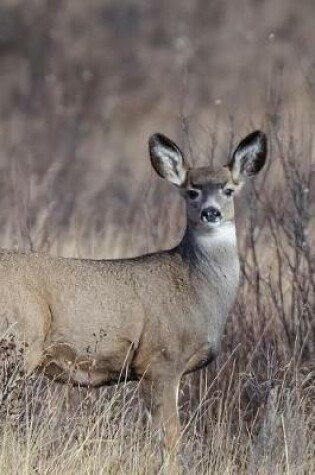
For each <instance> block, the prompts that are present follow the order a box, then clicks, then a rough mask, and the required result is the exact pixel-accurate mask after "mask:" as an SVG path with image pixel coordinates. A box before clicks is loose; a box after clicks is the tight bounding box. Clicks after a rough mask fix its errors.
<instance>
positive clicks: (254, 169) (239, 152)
mask: <svg viewBox="0 0 315 475" xmlns="http://www.w3.org/2000/svg"><path fill="white" fill-rule="evenodd" d="M266 156H267V137H266V135H265V134H264V133H263V132H261V131H260V130H256V131H255V132H252V133H251V134H249V135H248V136H247V137H246V138H245V139H244V140H242V141H241V142H240V144H239V145H238V146H237V147H236V149H235V151H234V153H233V155H232V158H231V160H230V162H229V164H228V167H229V169H230V170H231V172H232V177H233V181H234V182H236V183H239V182H240V181H242V179H243V178H244V176H245V177H246V176H249V177H250V176H254V175H257V173H259V172H260V170H261V169H262V168H263V166H264V164H265V162H266Z"/></svg>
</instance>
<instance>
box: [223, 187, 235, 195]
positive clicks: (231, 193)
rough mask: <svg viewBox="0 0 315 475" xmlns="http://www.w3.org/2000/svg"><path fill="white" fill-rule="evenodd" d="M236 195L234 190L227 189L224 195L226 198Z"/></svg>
mask: <svg viewBox="0 0 315 475" xmlns="http://www.w3.org/2000/svg"><path fill="white" fill-rule="evenodd" d="M233 193H234V190H233V189H232V188H226V189H225V190H223V194H224V195H225V196H232V195H233Z"/></svg>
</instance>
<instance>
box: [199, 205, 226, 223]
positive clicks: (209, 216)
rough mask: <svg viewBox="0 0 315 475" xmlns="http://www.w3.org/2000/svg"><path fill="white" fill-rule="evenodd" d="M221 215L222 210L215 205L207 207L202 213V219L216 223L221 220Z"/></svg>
mask: <svg viewBox="0 0 315 475" xmlns="http://www.w3.org/2000/svg"><path fill="white" fill-rule="evenodd" d="M221 217H222V215H221V212H220V211H219V210H218V209H217V208H214V207H213V206H209V208H205V209H204V210H202V213H201V220H202V221H204V222H205V223H216V222H218V221H220V220H221Z"/></svg>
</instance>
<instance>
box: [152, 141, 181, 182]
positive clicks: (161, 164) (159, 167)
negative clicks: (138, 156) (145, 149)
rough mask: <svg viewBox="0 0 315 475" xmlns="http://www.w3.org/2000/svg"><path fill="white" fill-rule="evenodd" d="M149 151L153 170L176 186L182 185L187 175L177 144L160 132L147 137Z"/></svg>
mask: <svg viewBox="0 0 315 475" xmlns="http://www.w3.org/2000/svg"><path fill="white" fill-rule="evenodd" d="M149 151H150V157H151V163H152V166H153V168H154V170H155V171H156V172H157V173H158V175H160V177H162V178H165V179H166V180H168V181H169V182H171V183H173V185H176V186H182V185H183V184H184V183H185V181H186V177H187V168H186V165H185V161H184V157H183V154H182V152H181V150H180V149H179V147H177V145H176V144H175V143H174V142H172V140H170V139H169V138H167V137H165V135H162V134H154V135H151V137H150V138H149Z"/></svg>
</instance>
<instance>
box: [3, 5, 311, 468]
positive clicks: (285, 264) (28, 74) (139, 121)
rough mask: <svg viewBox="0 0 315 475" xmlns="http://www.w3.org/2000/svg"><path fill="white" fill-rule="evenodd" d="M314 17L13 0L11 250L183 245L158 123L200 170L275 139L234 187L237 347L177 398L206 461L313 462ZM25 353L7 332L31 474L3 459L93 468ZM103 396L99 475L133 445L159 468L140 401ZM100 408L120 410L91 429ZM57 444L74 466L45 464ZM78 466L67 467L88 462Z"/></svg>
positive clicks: (6, 52) (6, 169)
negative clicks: (158, 164)
mask: <svg viewBox="0 0 315 475" xmlns="http://www.w3.org/2000/svg"><path fill="white" fill-rule="evenodd" d="M314 20H315V3H314V1H313V0H300V1H299V2H297V1H295V0H238V1H232V0H231V1H228V0H208V1H206V0H194V1H192V0H173V1H166V0H160V1H154V0H118V1H114V0H89V1H87V0H86V1H84V0H76V1H74V0H73V1H70V0H27V1H26V0H25V1H23V0H1V2H0V202H1V208H0V209H1V211H0V245H1V247H2V248H7V249H19V250H27V249H36V250H45V251H48V252H49V253H51V254H53V255H60V256H74V257H90V258H111V257H115V258H117V257H127V256H134V255H137V254H141V253H145V252H149V251H156V250H158V249H166V248H168V247H170V246H172V245H174V244H175V243H177V242H178V241H179V239H180V236H181V234H182V233H183V229H184V226H185V213H184V209H183V203H181V200H180V198H179V197H178V196H177V193H176V190H173V189H172V187H171V186H170V185H168V184H167V183H164V182H163V181H162V180H161V179H159V178H158V177H157V176H156V175H155V173H154V172H153V171H152V169H151V166H150V161H149V157H148V150H147V140H148V137H149V135H150V134H152V133H154V132H157V131H159V132H163V133H164V134H167V135H169V136H170V137H171V138H172V139H173V140H175V141H176V142H177V143H178V144H179V145H180V146H181V148H182V149H183V150H184V152H185V154H186V157H187V160H188V161H189V163H190V164H192V165H194V164H196V165H205V164H207V163H213V164H214V165H216V164H219V163H220V164H224V163H225V162H226V161H227V159H228V156H229V153H230V152H231V150H232V149H233V147H234V146H235V145H237V143H238V142H239V141H240V140H241V139H242V138H243V137H245V136H246V135H247V134H248V133H249V132H251V131H252V130H254V129H257V128H262V129H263V130H264V131H265V132H266V133H267V136H268V142H269V154H268V162H267V165H266V167H265V168H264V171H263V172H262V173H261V174H260V175H259V177H258V178H257V180H252V181H251V183H249V184H248V186H246V187H244V190H243V192H242V195H241V197H240V198H238V200H237V213H236V221H237V230H238V245H239V250H240V257H241V270H242V272H241V285H240V289H239V293H238V299H237V302H236V304H235V306H234V309H233V312H232V314H231V316H230V318H229V320H228V325H227V328H226V332H225V335H224V339H223V342H222V351H221V354H220V357H219V358H218V360H217V361H216V363H215V364H213V365H211V366H210V368H207V369H205V370H203V371H202V372H199V373H197V374H196V375H193V376H192V377H188V378H185V383H184V384H183V387H182V392H181V395H180V403H181V406H182V411H181V415H182V418H183V421H186V422H188V421H190V424H189V427H190V429H189V431H188V435H187V440H188V445H187V446H186V448H187V450H188V452H187V453H188V454H191V456H190V458H191V463H193V464H195V467H196V472H193V471H190V472H189V473H198V474H199V473H227V472H228V473H231V474H232V473H236V474H240V473H248V474H257V473H259V474H263V475H265V474H270V473H296V474H299V473H301V474H302V473H303V474H305V473H315V466H314V463H315V454H314V442H313V441H314V429H315V405H314V400H315V366H314V361H315V320H314V315H315V256H314V248H315V226H314V224H315V206H314V203H315V200H314V189H315V187H314V184H315V182H314V177H315V160H314V154H315V150H314V132H313V127H314V123H315V107H314V105H315V28H314V24H315V21H314ZM14 347H15V345H14V344H13V343H12V342H10V341H9V344H8V343H6V342H5V340H0V360H1V361H2V363H1V361H0V382H1V381H2V386H3V387H4V388H5V389H4V391H2V393H1V384H0V409H1V410H2V412H1V411H0V421H1V420H2V419H1V417H4V419H5V420H6V421H7V422H9V426H10V427H11V422H10V421H11V419H10V417H11V416H10V414H11V413H12V414H13V416H14V417H13V422H14V424H17V426H18V431H17V432H16V433H17V434H23V433H24V432H23V430H25V431H26V432H25V433H27V434H28V433H30V434H31V435H30V436H28V437H29V438H27V442H25V440H24V439H23V436H22V438H21V439H17V440H18V442H17V443H18V447H19V449H15V450H14V449H13V456H12V457H11V458H10V457H9V456H7V455H6V449H5V450H4V452H3V451H2V452H1V453H2V460H4V462H3V461H2V462H1V457H0V471H1V473H13V472H14V470H13V469H11V470H9V469H8V468H7V462H6V460H12V463H17V464H18V457H17V455H16V454H17V453H19V454H20V457H21V464H22V465H20V467H21V466H23V467H24V463H25V459H27V460H33V459H32V457H33V458H34V460H35V461H34V464H33V465H32V463H33V462H29V463H30V464H31V466H32V469H31V472H30V473H33V471H34V467H35V466H36V464H39V466H40V467H41V468H40V469H39V472H40V473H58V474H59V473H61V472H64V470H65V469H64V466H65V465H64V462H63V460H64V458H62V457H61V458H60V454H63V456H64V457H66V460H68V462H67V463H69V465H66V466H69V467H70V466H71V463H74V467H76V465H75V463H77V462H76V461H74V462H71V460H72V459H71V457H70V454H71V453H72V452H73V453H77V454H81V453H83V451H82V450H81V448H80V450H77V451H76V450H74V451H72V452H71V450H70V452H69V456H68V455H67V451H66V452H64V447H67V446H68V443H69V441H70V445H69V446H70V447H72V448H74V449H75V448H76V444H77V442H76V441H77V440H78V441H80V440H81V439H80V437H81V436H80V437H77V435H76V432H75V431H74V432H71V431H72V429H71V427H70V426H69V424H68V421H69V420H70V419H71V420H72V421H74V422H75V421H76V419H75V418H74V417H72V416H71V417H70V419H69V418H67V417H64V411H61V413H60V415H59V416H58V417H57V412H56V407H57V406H56V404H55V403H51V398H50V396H49V392H48V396H47V397H46V396H44V395H43V394H42V392H41V391H39V390H38V391H37V389H36V388H38V381H37V379H36V378H35V376H34V378H35V379H34V378H33V380H31V381H30V380H25V378H24V377H23V376H22V377H20V373H19V371H20V372H21V374H22V375H23V371H22V370H21V368H22V369H23V365H22V366H21V365H20V366H19V365H17V364H16V357H18V359H19V358H20V360H21V361H22V362H23V358H22V354H23V353H19V352H18V353H16V351H15V350H14V349H13V348H14ZM12 355H13V356H12ZM13 357H14V358H13ZM19 368H20V369H19ZM17 375H18V377H17ZM25 387H26V390H25ZM28 387H29V389H27V388H28ZM66 389H68V388H66ZM28 391H30V394H31V397H29V396H28ZM75 391H77V390H75ZM114 391H116V389H115V390H114ZM57 392H58V394H59V393H60V387H59V386H58V388H57ZM35 393H36V394H37V395H38V396H37V399H38V400H39V405H40V406H41V405H42V404H44V406H45V404H46V409H47V410H48V413H49V414H50V413H51V414H53V417H55V418H56V421H55V423H54V424H55V425H54V424H51V425H52V427H53V430H52V432H49V431H47V420H50V419H49V417H48V419H47V417H44V416H42V415H41V414H44V412H41V411H39V410H38V409H36V408H35V409H34V408H32V404H33V401H35V402H34V405H35V406H36V404H37V403H36V397H34V394H35ZM101 394H103V396H104V395H105V399H106V398H108V404H107V402H106V401H107V399H106V401H105V402H106V404H107V405H106V404H105V406H106V407H107V410H106V411H104V404H103V403H102V404H101V405H100V404H99V403H97V401H98V399H97V398H98V396H97V395H95V393H93V396H92V392H90V393H88V397H89V398H90V399H89V400H88V401H90V402H89V404H88V407H89V408H90V409H89V410H90V412H89V413H88V417H85V416H84V417H83V416H82V417H81V419H80V418H79V422H78V426H77V429H78V430H79V432H80V431H81V430H82V438H83V439H84V440H85V439H86V440H88V439H89V437H90V438H91V452H89V453H97V454H99V453H101V454H102V457H103V458H100V459H99V463H100V467H101V468H100V469H99V470H98V469H96V471H93V470H95V467H94V469H93V470H92V471H91V472H88V471H84V470H83V471H84V473H101V472H102V470H103V469H104V467H106V466H111V465H110V464H113V466H115V463H116V464H117V463H118V464H121V454H122V453H123V454H125V455H126V461H125V462H124V463H125V465H124V467H125V468H122V469H121V470H122V471H123V472H121V473H136V474H137V475H138V474H139V473H156V472H154V471H153V472H150V471H145V470H146V466H147V465H146V463H144V462H143V460H144V459H143V458H141V457H142V456H141V457H140V456H139V462H138V463H139V466H136V468H135V466H133V468H132V470H133V471H132V470H131V468H130V465H128V464H130V463H133V462H132V461H133V460H134V453H135V452H134V448H135V443H134V439H133V437H134V435H133V434H134V424H130V425H128V424H127V423H126V420H125V415H126V414H127V413H128V414H129V415H131V414H133V415H134V416H135V415H137V414H138V415H139V414H140V416H139V417H140V419H141V411H140V412H139V411H138V412H136V411H129V409H128V407H129V406H128V404H127V405H126V404H125V402H126V400H125V397H124V395H123V396H122V399H123V401H124V405H123V406H122V405H121V404H119V405H118V406H117V407H118V408H119V411H118V412H117V410H114V409H113V405H112V403H110V402H109V401H110V400H111V399H110V394H111V393H110V392H109V391H108V390H107V389H105V390H104V391H103V392H102V391H101ZM117 394H121V393H119V392H118V393H117ZM122 394H124V392H122ZM1 401H2V405H1ZM3 401H6V404H3ZM115 404H116V403H114V405H115ZM80 407H81V406H80ZM115 407H116V406H115ZM122 407H123V410H122ZM95 408H96V409H95ZM97 408H99V412H98V409H97ZM49 411H50V412H49ZM70 413H71V411H70ZM30 414H32V416H30ZM58 414H59V413H58ZM100 414H102V417H104V414H105V419H106V417H108V418H109V419H108V421H110V422H108V421H107V419H106V420H105V422H104V423H103V422H102V423H101V424H100V427H102V431H101V435H100V434H98V432H97V431H96V433H95V427H98V426H96V425H95V427H94V426H93V427H92V428H91V431H90V433H89V434H90V436H89V437H87V436H86V430H85V429H86V427H88V425H89V424H90V423H91V424H94V423H93V421H94V420H98V418H99V415H100ZM106 414H107V415H106ZM9 416H10V417H9ZM140 419H139V421H140V422H141V420H140ZM33 420H34V421H37V422H36V424H37V423H38V427H39V428H40V430H42V431H43V432H40V430H39V432H38V434H39V436H38V440H39V444H35V446H36V447H37V446H38V448H39V449H38V450H37V449H36V450H35V452H34V454H33V455H32V457H30V456H29V455H28V456H26V455H25V456H24V448H23V447H24V446H25V445H26V446H27V447H29V446H30V444H29V442H28V441H29V440H33V441H34V440H35V441H36V440H37V439H36V437H37V436H36V434H37V432H36V430H37V429H36V430H35V432H34V429H33V426H34V427H35V428H36V427H37V425H36V424H35V423H34V424H33V422H32V421H33ZM54 420H55V419H54ZM100 420H101V417H100ZM23 421H24V422H23ZM29 421H30V422H29ZM140 422H139V427H138V428H140V429H139V434H138V436H139V440H140V441H143V425H142V422H141V423H140ZM1 424H2V422H1ZM28 424H30V425H31V427H30V428H29V429H28V427H29V426H28ZM48 425H49V424H48ZM65 425H66V427H65ZM2 426H3V424H2ZM21 427H22V429H21ZM126 427H129V429H128V430H130V437H131V438H130V437H129V436H128V437H129V438H128V437H127V436H126V432H125V430H126ZM227 428H228V430H226V429H227ZM116 429H117V433H116V435H115V436H114V435H110V434H111V432H110V431H111V430H113V431H115V430H116ZM10 430H11V429H10ZM28 431H29V432H28ZM104 431H105V432H104ZM106 431H109V432H106ZM34 434H35V435H34ZM41 434H44V435H43V436H42V435H41ZM69 434H70V435H71V434H72V435H71V437H72V439H71V437H70V435H69ZM138 436H137V437H138ZM14 437H15V435H14ZM45 437H46V439H47V443H45V444H42V441H43V440H46V439H45ZM86 437H87V438H86ZM8 440H11V439H10V438H9V439H8ZM12 440H15V439H14V438H13V439H12ZM55 440H59V443H60V450H59V449H58V450H57V449H56V446H55V445H54V444H55V442H54V441H55ZM97 440H99V441H101V442H100V445H98V443H97ZM104 440H105V441H106V444H107V445H106V447H108V448H107V449H106V450H105V451H104V447H105V445H103V442H102V441H104ZM130 440H131V442H130V445H128V444H129V442H128V441H130ZM95 441H96V442H95ZM113 441H114V442H113ZM107 442H108V443H107ZM112 442H113V443H114V446H115V447H116V449H117V450H116V452H115V451H114V450H112V448H111V447H112V445H111V444H112ZM93 444H94V445H93ZM115 444H116V445H115ZM124 444H127V446H125V445H124ZM196 444H197V445H196ZM0 445H1V447H9V448H11V447H14V444H13V443H11V442H6V443H4V442H3V443H2V442H1V444H0ZM141 446H142V445H141V444H140V445H137V447H138V448H139V447H141ZM50 447H52V451H51V450H50ZM93 447H94V448H93ZM126 447H127V448H126ZM196 447H197V449H198V450H196ZM209 447H211V450H210V451H209ZM57 448H58V447H57ZM27 450H28V451H29V449H27ZM89 450H90V449H89ZM93 450H94V452H92V451H93ZM198 451H199V452H200V454H201V455H200V457H201V459H202V460H203V463H204V469H202V470H201V468H200V467H201V465H200V460H199V458H200V457H199V455H198V454H199V452H198ZM54 453H55V456H56V461H57V462H56V467H57V468H56V469H55V471H51V470H50V468H49V467H48V465H49V464H48V465H47V467H48V468H47V471H45V472H44V471H43V466H42V465H40V464H42V463H43V461H44V460H50V458H51V457H52V455H53V454H54ZM149 453H150V451H149ZM3 454H4V455H3ZM117 454H118V455H117ZM130 454H132V455H130ZM37 457H39V458H38V459H37ZM67 457H68V458H67ZM198 457H199V458H198ZM52 458H53V460H54V457H52ZM95 459H96V457H94V456H93V457H92V456H91V457H87V458H86V460H85V463H87V462H88V461H89V460H90V461H91V463H94V460H95ZM112 459H113V460H112ZM16 460H17V461H16ZM38 460H39V461H38ZM74 460H76V459H74ZM109 460H112V462H109ZM148 460H149V462H148V467H150V464H151V462H150V460H151V459H150V458H149V459H148ZM284 461H285V462H284ZM1 463H3V464H4V465H1ZM10 463H11V462H10ZM47 463H48V462H47ZM52 463H55V462H52ZM59 463H60V466H59V465H58V464H59ZM78 463H79V465H78V466H77V468H74V469H73V471H71V470H69V473H83V472H82V467H81V459H80V458H79V461H78ZM285 464H286V465H285ZM284 465H285V467H286V468H285V470H284V469H283V467H284ZM2 466H4V467H6V468H2V469H1V467H2ZM54 467H55V465H54ZM58 467H59V468H58ZM60 467H62V468H60ZM78 467H80V468H78ZM207 467H208V468H207ZM209 467H212V468H209ZM228 467H230V468H228ZM231 467H234V468H235V471H233V470H234V468H231ZM282 469H283V470H282ZM80 470H81V471H80ZM141 470H144V471H143V472H142V471H141ZM207 470H208V471H207ZM20 471H21V468H19V469H17V471H16V473H20ZM14 473H15V472H14ZM102 473H103V472H102ZM113 473H114V472H113ZM115 473H116V472H115ZM117 473H120V472H119V470H117Z"/></svg>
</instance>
